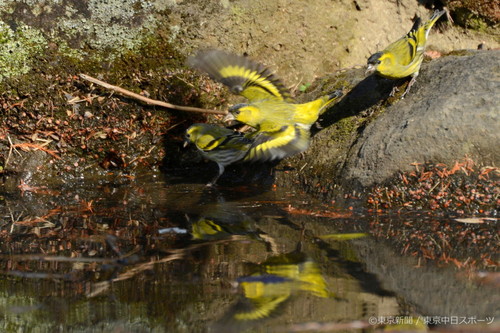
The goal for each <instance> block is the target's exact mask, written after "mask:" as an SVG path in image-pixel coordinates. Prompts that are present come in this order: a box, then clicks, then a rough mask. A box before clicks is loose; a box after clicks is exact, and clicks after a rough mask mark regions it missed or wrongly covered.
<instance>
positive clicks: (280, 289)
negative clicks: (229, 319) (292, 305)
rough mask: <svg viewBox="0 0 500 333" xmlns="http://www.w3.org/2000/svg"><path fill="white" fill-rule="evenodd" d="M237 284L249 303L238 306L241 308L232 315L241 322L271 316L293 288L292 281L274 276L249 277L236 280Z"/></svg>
mask: <svg viewBox="0 0 500 333" xmlns="http://www.w3.org/2000/svg"><path fill="white" fill-rule="evenodd" d="M238 282H239V284H240V286H241V287H242V289H243V292H244V294H245V299H246V300H248V301H249V302H246V303H243V304H240V305H241V308H240V309H238V310H237V312H236V313H235V314H234V315H233V318H234V319H236V320H241V321H250V320H258V319H264V318H267V317H269V316H271V315H272V314H273V312H275V311H276V309H277V307H278V306H279V305H280V304H281V303H283V302H284V301H286V300H287V299H288V298H289V297H290V295H291V291H292V287H293V281H291V280H289V279H287V278H284V277H280V276H276V275H257V276H249V277H244V278H240V279H238Z"/></svg>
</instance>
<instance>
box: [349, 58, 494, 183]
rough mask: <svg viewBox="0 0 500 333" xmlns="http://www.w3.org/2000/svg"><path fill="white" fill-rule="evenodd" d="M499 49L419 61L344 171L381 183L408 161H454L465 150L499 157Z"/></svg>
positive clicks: (483, 158) (482, 157) (483, 159)
mask: <svg viewBox="0 0 500 333" xmlns="http://www.w3.org/2000/svg"><path fill="white" fill-rule="evenodd" d="M499 64H500V51H489V52H476V53H474V54H472V55H469V56H449V57H443V58H440V59H437V60H435V61H432V62H430V63H429V64H428V65H424V66H422V67H423V68H422V69H421V74H420V76H419V77H418V80H417V83H416V85H415V86H414V87H413V89H412V90H411V91H410V93H409V95H408V96H407V97H406V98H405V99H404V100H401V101H399V102H397V103H395V104H393V105H392V106H391V107H389V108H387V109H386V110H385V112H384V113H383V114H381V115H380V116H379V117H378V118H377V119H376V121H373V122H372V123H370V124H369V125H368V126H367V127H366V129H365V130H364V131H363V132H362V134H361V136H360V137H359V139H358V140H357V142H356V143H355V145H354V146H353V147H352V149H351V154H350V156H349V157H348V159H347V162H346V164H345V168H344V173H343V177H345V179H346V180H350V181H352V180H355V181H359V183H360V184H361V185H363V186H369V185H373V184H374V183H380V182H383V181H384V180H386V179H387V178H389V177H391V176H392V175H394V174H395V173H397V172H398V171H405V170H409V169H410V168H412V166H411V165H410V164H411V163H414V162H418V163H423V162H440V163H453V162H454V161H456V160H460V159H462V158H463V157H464V156H465V155H467V156H469V157H471V158H472V159H473V160H475V161H476V162H479V163H481V164H485V165H498V163H499V162H500V122H499V115H500V108H499V95H498V94H499V92H500V77H499V73H500V70H499Z"/></svg>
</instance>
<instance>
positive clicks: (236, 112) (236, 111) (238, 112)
mask: <svg viewBox="0 0 500 333" xmlns="http://www.w3.org/2000/svg"><path fill="white" fill-rule="evenodd" d="M240 113H241V110H235V111H234V112H233V114H234V115H235V116H237V115H239V114H240Z"/></svg>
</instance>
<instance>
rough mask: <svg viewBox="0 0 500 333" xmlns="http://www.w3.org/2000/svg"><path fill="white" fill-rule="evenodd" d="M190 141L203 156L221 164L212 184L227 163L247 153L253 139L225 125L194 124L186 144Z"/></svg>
mask: <svg viewBox="0 0 500 333" xmlns="http://www.w3.org/2000/svg"><path fill="white" fill-rule="evenodd" d="M189 143H193V144H194V145H195V146H196V148H198V151H200V153H201V154H202V156H203V157H205V158H207V159H209V160H211V161H214V162H216V163H217V165H218V166H219V173H218V175H217V176H216V177H215V178H214V179H213V180H212V181H211V182H209V183H208V184H207V185H208V186H210V185H213V184H215V182H216V181H217V179H219V177H220V176H221V175H222V174H223V173H224V169H225V167H226V166H227V165H229V164H232V163H235V162H237V161H240V160H241V159H243V158H244V157H245V156H246V155H247V153H248V150H249V149H250V147H251V145H252V143H253V140H252V139H250V138H247V137H245V136H244V135H243V133H240V132H236V131H234V130H232V129H228V128H225V127H221V126H217V125H212V124H193V125H191V126H190V127H189V128H188V129H187V131H186V136H185V141H184V146H186V145H187V144H189Z"/></svg>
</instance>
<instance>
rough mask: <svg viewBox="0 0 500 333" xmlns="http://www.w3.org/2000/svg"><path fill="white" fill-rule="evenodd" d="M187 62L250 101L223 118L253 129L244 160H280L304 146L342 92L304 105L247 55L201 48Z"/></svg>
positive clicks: (233, 109) (301, 150)
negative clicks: (202, 49) (312, 130)
mask: <svg viewBox="0 0 500 333" xmlns="http://www.w3.org/2000/svg"><path fill="white" fill-rule="evenodd" d="M189 64H190V65H191V66H192V67H194V68H197V69H199V70H202V71H205V72H206V73H208V75H209V76H210V77H211V78H212V79H214V80H216V81H218V82H221V83H223V84H224V85H226V86H228V87H229V89H230V90H231V92H233V93H234V94H238V95H241V96H243V97H245V98H247V99H248V103H242V104H237V105H235V106H233V107H231V108H230V110H229V111H230V115H228V117H227V118H226V119H227V120H229V119H234V120H237V121H239V122H241V123H244V124H247V125H249V126H251V127H253V128H255V129H256V130H257V131H256V132H254V133H252V134H250V135H249V136H247V137H248V138H252V139H253V140H254V143H253V145H252V147H251V148H250V150H249V153H248V155H247V156H246V157H245V160H246V161H267V160H274V159H282V158H285V157H287V156H290V155H293V154H296V153H299V152H303V151H304V150H306V149H307V147H308V146H309V140H310V133H309V129H310V128H311V126H312V125H313V124H314V123H315V122H316V121H317V120H318V117H319V115H320V114H322V113H323V112H325V111H326V110H327V108H328V107H329V106H330V105H331V104H332V102H333V101H334V100H335V99H337V98H338V97H340V96H342V93H341V92H340V91H335V92H334V93H333V94H330V95H325V96H322V97H320V98H318V99H316V100H314V101H311V102H308V103H303V104H297V103H294V100H293V98H292V97H291V95H290V92H289V90H288V89H287V88H286V87H285V86H284V85H283V83H282V82H281V81H280V80H279V79H278V78H276V76H275V75H274V74H272V73H271V72H270V71H269V69H267V68H265V67H264V66H262V65H261V64H258V63H256V62H253V61H252V60H250V59H248V58H247V57H242V56H237V55H234V54H230V53H226V52H223V51H219V50H208V51H201V52H199V53H198V54H197V55H196V56H195V57H192V58H190V59H189Z"/></svg>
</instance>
